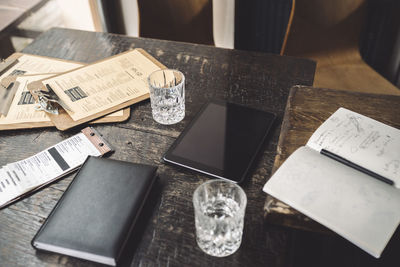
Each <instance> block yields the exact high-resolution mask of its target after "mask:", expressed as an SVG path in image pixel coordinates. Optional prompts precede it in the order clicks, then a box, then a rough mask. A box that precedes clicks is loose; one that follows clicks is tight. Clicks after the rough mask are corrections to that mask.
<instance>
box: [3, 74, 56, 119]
mask: <svg viewBox="0 0 400 267" xmlns="http://www.w3.org/2000/svg"><path fill="white" fill-rule="evenodd" d="M49 76H51V75H35V76H26V77H18V78H17V79H16V80H17V81H18V82H19V87H18V89H17V92H16V93H15V96H14V99H13V102H12V104H11V106H10V109H9V111H8V114H7V116H6V117H4V116H1V118H0V125H1V124H11V123H29V122H50V119H49V118H48V117H47V116H46V113H45V112H43V111H37V110H35V106H36V103H35V100H34V98H33V96H32V94H31V93H30V92H29V90H28V89H27V87H26V86H27V84H28V83H30V82H32V81H36V80H40V79H43V78H46V77H49Z"/></svg>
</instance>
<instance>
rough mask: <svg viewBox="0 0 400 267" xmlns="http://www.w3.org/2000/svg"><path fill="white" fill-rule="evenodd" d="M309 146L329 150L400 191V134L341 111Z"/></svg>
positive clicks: (314, 137)
mask: <svg viewBox="0 0 400 267" xmlns="http://www.w3.org/2000/svg"><path fill="white" fill-rule="evenodd" d="M307 146H308V147H310V148H312V149H315V150H317V151H321V149H323V148H324V149H326V150H328V151H330V152H332V153H335V154H337V155H339V156H341V157H343V158H345V159H347V160H349V161H351V162H353V163H356V164H358V165H360V166H362V167H364V168H366V169H368V170H371V171H373V172H375V173H378V174H380V175H381V176H383V177H386V178H388V179H390V180H392V181H393V182H394V183H395V186H396V187H398V188H400V130H398V129H396V128H393V127H391V126H388V125H386V124H383V123H381V122H378V121H376V120H373V119H371V118H368V117H366V116H363V115H361V114H358V113H356V112H353V111H350V110H348V109H345V108H339V109H338V110H337V111H336V112H335V113H333V114H332V115H331V116H330V117H329V118H328V119H327V120H326V121H325V122H324V123H323V124H322V125H321V126H320V127H319V128H318V129H317V130H316V131H315V132H314V134H313V135H312V136H311V138H310V139H309V140H308V143H307Z"/></svg>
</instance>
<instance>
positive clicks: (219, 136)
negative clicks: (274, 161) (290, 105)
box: [163, 101, 275, 183]
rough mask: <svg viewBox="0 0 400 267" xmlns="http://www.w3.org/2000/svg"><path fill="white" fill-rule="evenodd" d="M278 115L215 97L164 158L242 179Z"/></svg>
mask: <svg viewBox="0 0 400 267" xmlns="http://www.w3.org/2000/svg"><path fill="white" fill-rule="evenodd" d="M274 119H275V115H274V114H273V113H269V112H265V111H262V110H258V109H254V108H249V107H245V106H241V105H237V104H233V103H228V102H222V101H211V102H209V103H207V104H206V105H204V106H203V107H202V109H201V110H200V111H199V113H198V114H197V115H196V116H195V118H194V119H193V121H192V122H191V123H190V124H189V125H188V126H187V127H186V128H185V130H184V131H183V132H182V133H181V134H180V136H179V137H178V138H177V139H176V141H175V142H174V143H173V144H172V146H171V147H170V148H169V149H168V151H167V152H166V153H165V155H164V157H163V159H164V161H165V162H167V163H171V164H175V165H179V166H182V167H185V168H189V169H192V170H196V171H199V172H202V173H204V174H207V175H210V176H213V177H216V178H221V179H227V180H230V181H234V182H237V183H240V182H242V181H243V180H245V178H246V177H247V175H248V172H249V169H250V167H251V165H252V164H253V162H254V159H255V157H256V155H257V152H258V151H259V150H260V148H261V147H262V144H263V143H264V140H265V139H266V137H267V135H268V133H269V131H270V129H271V126H272V123H273V121H274Z"/></svg>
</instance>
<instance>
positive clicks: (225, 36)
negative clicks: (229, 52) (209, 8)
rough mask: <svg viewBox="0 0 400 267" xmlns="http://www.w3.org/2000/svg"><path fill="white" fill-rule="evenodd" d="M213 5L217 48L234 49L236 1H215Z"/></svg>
mask: <svg viewBox="0 0 400 267" xmlns="http://www.w3.org/2000/svg"><path fill="white" fill-rule="evenodd" d="M212 4H213V35H214V43H215V46H217V47H224V48H234V44H235V42H234V41H235V0H213V3H212Z"/></svg>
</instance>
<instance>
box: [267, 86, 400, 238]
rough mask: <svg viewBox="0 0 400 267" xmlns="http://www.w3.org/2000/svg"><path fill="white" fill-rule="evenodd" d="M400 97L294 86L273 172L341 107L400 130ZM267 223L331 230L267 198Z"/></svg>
mask: <svg viewBox="0 0 400 267" xmlns="http://www.w3.org/2000/svg"><path fill="white" fill-rule="evenodd" d="M399 106H400V96H389V95H376V94H364V93H358V92H348V91H339V90H332V89H322V88H312V87H305V86H296V87H293V88H292V89H291V91H290V95H289V98H288V104H287V106H286V111H285V116H284V118H283V122H282V127H281V134H280V137H279V142H278V147H277V155H276V157H275V162H274V166H273V170H272V172H275V171H276V170H277V169H278V168H279V166H280V165H281V164H282V163H283V162H284V161H285V160H286V159H287V158H288V157H289V156H290V155H291V154H292V153H293V152H294V151H295V150H296V149H297V148H299V147H300V146H304V145H305V144H306V143H307V141H308V139H309V138H310V137H311V135H312V134H313V133H314V131H315V130H316V129H317V128H318V127H319V126H320V125H321V124H322V123H323V122H324V121H325V120H326V119H328V118H329V116H330V115H331V114H332V113H334V112H335V111H336V110H337V109H338V108H339V107H344V108H347V109H350V110H352V111H355V112H357V113H360V114H363V115H365V116H368V117H370V118H372V119H375V120H378V121H380V122H383V123H385V124H388V125H390V126H393V127H395V128H397V129H400V113H399V112H398V110H397V109H398V107H399ZM264 211H265V217H266V219H267V221H269V222H272V223H279V224H283V225H286V226H290V227H296V228H301V229H307V230H312V231H324V232H327V231H329V230H328V229H326V228H325V227H323V226H321V225H320V224H318V223H316V222H315V221H313V220H311V219H309V218H308V217H306V216H304V215H302V214H301V213H299V212H297V211H296V210H294V209H292V208H291V207H289V206H288V205H286V204H284V203H282V202H280V201H279V200H277V199H275V198H273V197H271V196H268V197H267V201H266V203H265V206H264Z"/></svg>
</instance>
